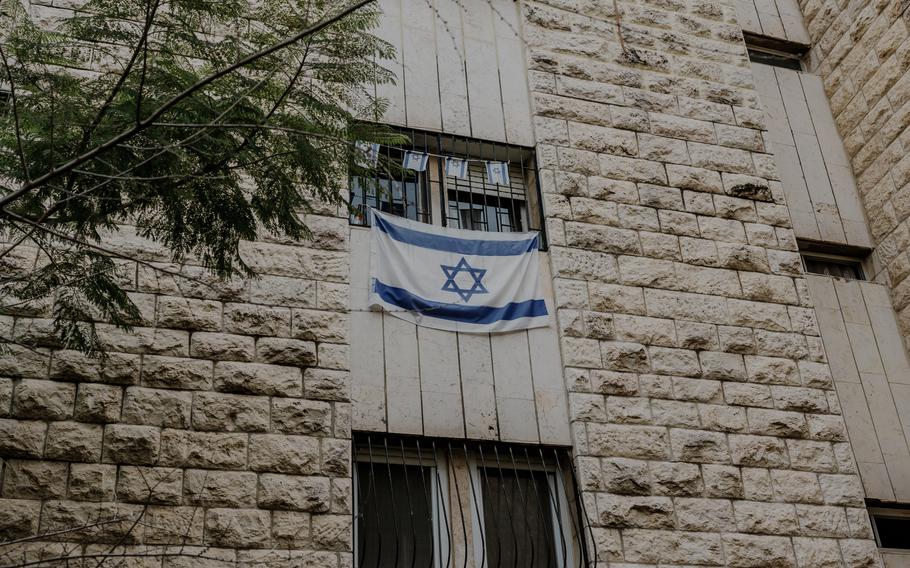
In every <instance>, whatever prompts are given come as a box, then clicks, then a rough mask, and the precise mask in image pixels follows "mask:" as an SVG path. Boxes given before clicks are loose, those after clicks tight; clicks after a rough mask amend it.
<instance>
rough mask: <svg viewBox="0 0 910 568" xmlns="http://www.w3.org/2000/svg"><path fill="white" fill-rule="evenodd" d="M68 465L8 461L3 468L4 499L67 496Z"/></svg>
mask: <svg viewBox="0 0 910 568" xmlns="http://www.w3.org/2000/svg"><path fill="white" fill-rule="evenodd" d="M66 476H67V464H65V463H62V462H48V461H31V460H7V461H6V463H5V464H4V467H3V497H5V498H7V499H59V498H61V497H65V496H66Z"/></svg>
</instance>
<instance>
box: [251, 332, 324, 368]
mask: <svg viewBox="0 0 910 568" xmlns="http://www.w3.org/2000/svg"><path fill="white" fill-rule="evenodd" d="M256 360H257V361H261V362H263V363H272V364H274V365H291V366H295V367H311V366H313V365H315V364H316V344H315V343H314V342H312V341H303V340H300V339H287V338H282V337H263V338H260V339H259V340H258V341H257V342H256Z"/></svg>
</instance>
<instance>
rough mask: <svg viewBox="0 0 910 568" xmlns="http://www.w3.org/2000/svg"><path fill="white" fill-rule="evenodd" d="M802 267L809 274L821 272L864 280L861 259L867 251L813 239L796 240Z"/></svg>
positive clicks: (848, 278) (849, 278) (826, 274)
mask: <svg viewBox="0 0 910 568" xmlns="http://www.w3.org/2000/svg"><path fill="white" fill-rule="evenodd" d="M797 244H798V245H799V248H800V255H801V256H802V261H803V268H804V269H805V270H806V272H808V273H809V274H822V275H824V276H832V277H834V278H846V279H847V280H865V279H866V275H865V273H864V272H863V260H864V259H865V258H866V257H867V256H868V255H869V251H868V250H865V249H862V248H858V247H844V246H838V245H830V244H827V243H820V242H814V241H798V243H797Z"/></svg>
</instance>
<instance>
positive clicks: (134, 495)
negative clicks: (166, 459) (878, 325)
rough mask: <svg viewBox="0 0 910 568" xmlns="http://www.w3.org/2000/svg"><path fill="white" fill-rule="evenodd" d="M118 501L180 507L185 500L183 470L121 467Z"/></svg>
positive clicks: (118, 481)
mask: <svg viewBox="0 0 910 568" xmlns="http://www.w3.org/2000/svg"><path fill="white" fill-rule="evenodd" d="M117 499H119V500H121V501H125V502H127V503H149V504H151V503H157V504H169V505H179V504H180V503H181V501H182V499H183V470H181V469H177V468H173V467H135V466H121V467H120V473H119V475H118V476H117Z"/></svg>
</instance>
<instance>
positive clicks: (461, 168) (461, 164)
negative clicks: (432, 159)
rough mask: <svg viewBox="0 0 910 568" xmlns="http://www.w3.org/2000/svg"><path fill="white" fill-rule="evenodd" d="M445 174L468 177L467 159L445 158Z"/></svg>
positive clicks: (462, 177)
mask: <svg viewBox="0 0 910 568" xmlns="http://www.w3.org/2000/svg"><path fill="white" fill-rule="evenodd" d="M446 175H447V176H450V177H456V178H458V179H465V178H467V177H468V161H467V160H463V159H461V158H452V157H447V158H446Z"/></svg>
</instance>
